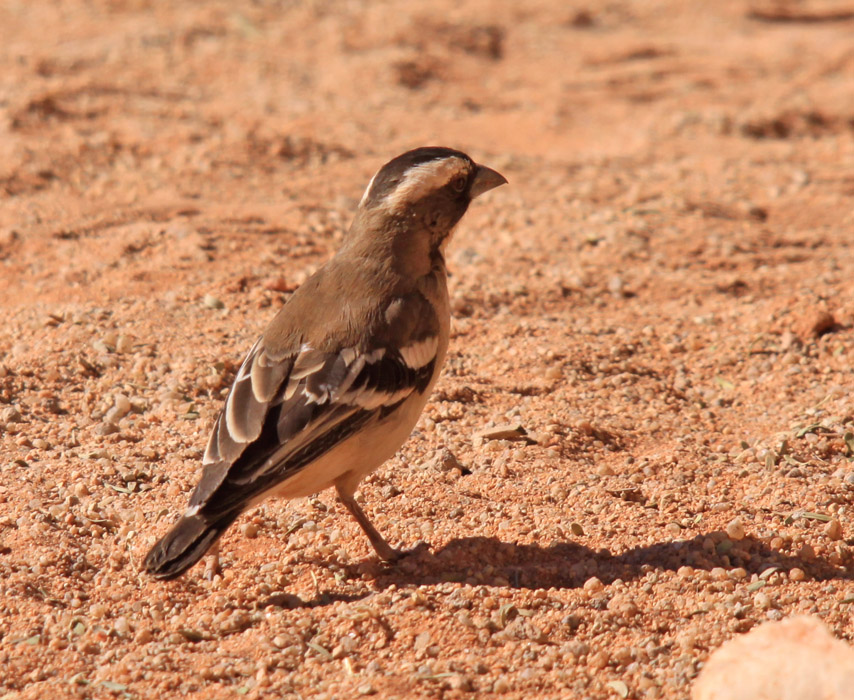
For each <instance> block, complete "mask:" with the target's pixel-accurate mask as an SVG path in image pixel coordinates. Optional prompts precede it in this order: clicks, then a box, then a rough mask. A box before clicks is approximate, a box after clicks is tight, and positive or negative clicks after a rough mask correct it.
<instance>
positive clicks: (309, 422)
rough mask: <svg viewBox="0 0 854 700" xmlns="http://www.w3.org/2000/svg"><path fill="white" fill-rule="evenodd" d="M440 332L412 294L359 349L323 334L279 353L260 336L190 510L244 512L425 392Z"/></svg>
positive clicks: (376, 323)
mask: <svg viewBox="0 0 854 700" xmlns="http://www.w3.org/2000/svg"><path fill="white" fill-rule="evenodd" d="M286 308H287V307H286ZM283 311H284V309H283ZM438 328H439V325H438V319H437V316H436V311H435V309H433V307H432V305H431V304H429V303H428V302H427V300H426V299H425V298H424V297H423V296H422V295H421V294H419V293H417V292H415V293H413V294H409V295H406V296H401V297H396V298H393V299H391V300H390V301H389V303H388V304H387V305H385V306H384V308H382V309H378V313H377V314H375V318H374V320H373V321H372V322H371V323H370V333H369V334H368V335H369V337H370V340H368V341H366V342H364V343H362V345H361V347H341V346H340V345H342V344H346V342H345V343H341V344H338V346H336V344H335V343H334V342H330V341H329V338H326V339H325V347H322V348H315V347H313V345H312V343H311V342H305V341H304V340H301V341H300V342H299V345H297V343H296V342H292V347H291V348H284V349H282V348H276V347H275V345H276V343H275V342H274V341H273V342H271V341H268V340H266V338H267V335H265V336H262V338H260V339H259V340H258V341H257V342H256V343H255V345H254V346H253V347H252V349H251V350H250V352H249V354H248V355H247V357H246V359H245V360H244V361H243V364H242V365H241V367H240V370H239V371H238V373H237V376H236V378H235V380H234V383H233V384H232V386H231V390H230V391H229V394H228V398H227V399H226V403H225V407H224V408H223V410H222V412H221V413H220V415H219V417H218V419H217V421H216V425H215V427H214V429H213V432H212V434H211V437H210V441H209V443H208V447H207V451H206V453H205V457H204V472H203V474H202V478H201V481H200V482H199V484H198V486H197V487H196V490H195V491H194V492H193V495H192V497H191V499H190V508H191V509H196V511H197V512H198V511H199V510H201V511H203V512H204V513H205V514H206V516H208V517H216V516H217V515H221V514H224V513H228V512H233V511H235V510H242V508H243V507H245V506H246V505H247V504H248V503H249V502H250V501H251V500H252V499H254V498H255V497H257V496H259V495H260V494H262V493H264V492H265V491H267V490H268V489H270V488H272V487H274V486H275V485H276V484H278V483H280V482H282V481H284V480H285V479H287V478H289V477H291V476H293V475H294V474H296V473H297V472H299V471H300V470H301V469H302V468H304V467H305V466H307V465H308V464H310V463H311V462H312V461H314V460H315V459H317V458H318V457H320V456H321V455H323V454H324V453H326V452H328V451H329V450H330V449H332V448H333V447H335V446H336V445H337V444H339V443H341V442H342V441H343V440H345V439H347V438H348V437H350V436H351V435H353V434H354V433H355V432H356V431H357V430H359V429H360V428H362V427H363V426H365V425H366V424H367V423H369V422H371V421H375V420H378V419H382V418H383V417H384V416H386V415H388V414H389V413H390V412H391V411H392V410H393V409H394V408H395V407H397V406H398V405H399V404H401V403H402V402H403V401H404V400H406V399H407V398H408V397H409V396H410V395H411V394H412V393H413V392H421V393H423V392H424V391H426V390H427V387H428V386H429V384H430V380H431V378H432V376H433V373H434V370H435V367H436V361H437V352H438V344H439V340H438ZM318 344H320V343H318Z"/></svg>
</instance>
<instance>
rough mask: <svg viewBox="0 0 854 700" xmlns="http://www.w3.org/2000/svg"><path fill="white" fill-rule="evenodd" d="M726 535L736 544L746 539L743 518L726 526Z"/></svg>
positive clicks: (731, 521) (736, 519) (734, 520)
mask: <svg viewBox="0 0 854 700" xmlns="http://www.w3.org/2000/svg"><path fill="white" fill-rule="evenodd" d="M726 534H727V537H729V538H730V539H731V540H735V541H736V542H738V541H739V540H743V539H744V536H745V534H746V533H745V531H744V523H743V522H742V520H741V518H735V519H733V520H730V522H729V523H728V524H727V526H726Z"/></svg>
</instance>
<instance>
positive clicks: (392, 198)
mask: <svg viewBox="0 0 854 700" xmlns="http://www.w3.org/2000/svg"><path fill="white" fill-rule="evenodd" d="M465 166H466V164H465V162H464V161H463V160H462V159H461V158H457V157H455V156H451V157H448V158H439V159H437V160H431V161H428V162H426V163H421V165H415V166H413V167H411V168H409V170H407V171H406V172H405V173H404V174H403V179H402V180H401V181H400V184H399V185H398V186H397V187H395V188H394V189H393V190H391V192H389V193H388V194H387V195H386V196H385V197H384V198H383V200H382V206H383V207H384V208H386V209H389V210H391V211H396V210H398V209H400V208H401V205H403V204H406V203H408V202H413V201H417V200H418V199H420V198H421V197H424V196H425V195H427V194H429V193H430V192H435V191H436V190H438V189H440V188H441V187H444V186H445V185H447V184H448V183H449V182H450V181H451V179H452V178H453V177H454V176H455V175H459V174H460V173H464V172H465Z"/></svg>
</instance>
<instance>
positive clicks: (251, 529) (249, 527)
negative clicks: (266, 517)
mask: <svg viewBox="0 0 854 700" xmlns="http://www.w3.org/2000/svg"><path fill="white" fill-rule="evenodd" d="M240 532H241V533H242V534H243V536H244V537H248V538H249V539H250V540H251V539H254V538H256V537H258V526H257V525H256V524H255V523H244V524H243V525H241V526H240Z"/></svg>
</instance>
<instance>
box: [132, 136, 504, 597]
mask: <svg viewBox="0 0 854 700" xmlns="http://www.w3.org/2000/svg"><path fill="white" fill-rule="evenodd" d="M506 182H507V180H506V179H505V178H504V177H503V176H502V175H500V174H499V173H497V172H496V171H495V170H492V169H491V168H487V167H486V166H483V165H478V164H477V163H475V162H474V161H473V160H472V159H471V158H470V157H469V156H467V155H466V154H465V153H462V152H460V151H455V150H452V149H449V148H439V147H424V148H416V149H415V150H412V151H408V152H406V153H404V154H402V155H400V156H398V157H397V158H395V159H393V160H391V161H389V162H388V163H386V164H385V165H384V166H383V167H382V168H380V170H379V171H378V172H377V173H376V175H374V177H373V178H372V179H371V181H370V183H369V184H368V187H367V189H366V190H365V193H364V195H363V196H362V199H361V201H360V202H359V205H358V209H357V211H356V216H355V218H354V220H353V223H352V225H351V226H350V230H349V231H348V233H347V235H346V237H345V239H344V242H343V244H342V246H341V248H340V249H339V250H338V252H337V253H336V254H335V256H334V257H333V258H332V259H331V260H330V261H329V262H327V263H326V264H325V265H324V266H323V267H321V268H320V269H319V270H318V271H317V272H316V273H315V274H313V275H312V276H311V277H310V278H309V279H308V280H307V281H306V282H305V283H304V284H303V285H302V286H300V287H299V288H298V289H297V290H296V291H295V292H294V293H293V295H292V296H291V297H290V299H288V301H287V303H286V304H285V305H284V306H283V307H282V309H281V310H280V311H279V313H278V314H277V315H276V316H275V318H274V319H273V321H272V322H271V323H270V325H269V326H267V328H266V330H265V331H264V333H263V334H262V335H261V337H260V338H259V339H258V341H257V342H256V343H255V345H253V346H252V349H251V350H250V351H249V354H248V355H247V356H246V359H245V360H244V361H243V364H242V365H241V367H240V369H239V371H238V372H237V376H236V377H235V379H234V383H233V384H232V386H231V388H230V390H229V393H228V397H227V398H226V400H225V405H224V407H223V409H222V411H221V412H220V414H219V417H218V418H217V421H216V424H215V426H214V428H213V431H212V433H211V436H210V440H209V442H208V446H207V450H206V452H205V455H204V458H203V471H202V476H201V479H200V481H199V483H198V485H197V486H196V488H195V490H194V491H193V493H192V495H191V496H190V503H189V507H188V508H187V510H186V511H185V512H184V514H183V515H182V516H181V518H180V519H179V520H178V521H177V523H175V525H173V526H172V528H171V529H170V530H169V531H168V532H167V533H166V535H165V536H164V537H163V538H162V539H161V540H159V541H158V542H157V543H156V544H155V545H154V547H152V549H151V551H150V552H149V553H148V556H147V557H146V558H145V569H146V570H147V571H148V572H149V573H150V574H151V575H152V576H154V577H155V578H158V579H164V580H166V579H172V578H176V577H178V576H180V575H181V574H183V573H184V572H185V571H187V569H189V568H190V567H191V566H193V564H195V563H196V562H197V561H198V560H199V559H201V558H202V556H203V555H204V554H205V553H206V552H207V551H208V550H209V549H211V547H212V546H213V545H214V544H215V543H216V542H217V540H218V539H219V537H220V536H221V535H222V534H223V533H224V532H225V531H226V529H227V528H228V527H229V526H230V525H231V524H232V523H233V522H234V521H235V519H236V518H237V517H238V516H239V515H240V514H241V513H242V512H243V511H245V510H247V509H248V508H250V507H252V506H253V505H255V504H257V503H259V502H260V501H262V500H264V499H266V498H268V497H270V496H276V497H281V498H298V497H302V496H309V495H311V494H314V493H317V492H318V491H321V490H323V489H326V488H328V487H330V486H334V487H335V489H336V491H337V493H338V498H339V499H340V501H341V503H342V504H343V505H344V506H345V508H347V510H348V511H349V512H350V514H351V515H352V516H353V517H354V518H355V519H356V522H358V523H359V525H360V526H361V528H362V530H363V531H364V532H365V534H366V535H367V536H368V539H369V540H370V542H371V545H372V546H373V548H374V550H375V551H376V553H377V555H378V556H379V557H380V559H382V560H384V561H395V560H396V559H398V558H399V557H400V556H402V553H401V552H399V551H397V550H395V549H393V548H392V547H391V546H390V545H389V544H388V543H387V542H386V541H385V540H384V539H383V537H382V535H380V533H379V532H378V531H377V529H376V528H375V527H374V526H373V525H372V524H371V521H370V520H369V519H368V517H367V516H366V515H365V513H364V511H362V509H361V507H360V506H359V505H358V503H356V500H355V498H354V496H353V495H354V493H355V491H356V487H357V486H358V484H359V482H360V481H361V480H362V479H363V478H364V477H366V476H367V475H368V474H370V473H371V472H373V471H374V470H375V469H377V468H378V467H379V466H380V465H382V464H383V462H385V461H386V460H387V459H389V458H390V457H391V456H392V455H394V453H395V452H396V451H397V450H398V448H399V447H400V446H401V445H402V444H403V442H404V441H405V440H406V438H407V437H408V436H409V434H410V432H411V431H412V429H413V428H414V427H415V423H416V421H417V420H418V417H419V415H420V414H421V411H422V409H423V408H424V405H425V403H426V402H427V398H428V396H429V395H430V391H431V390H432V388H433V385H434V384H435V383H436V379H437V377H438V376H439V371H440V370H441V367H442V363H443V362H444V360H445V353H446V351H447V348H448V337H449V330H450V320H451V318H450V309H449V303H448V288H447V271H446V268H445V247H446V245H447V244H448V241H449V240H450V238H451V235H452V233H453V231H454V228H455V226H456V224H457V223H458V222H459V221H460V219H461V218H462V216H463V214H465V212H466V209H468V206H469V203H470V202H471V201H472V200H473V199H474V198H475V197H478V196H480V195H481V194H483V193H484V192H487V191H489V190H491V189H493V188H495V187H498V186H499V185H503V184H505V183H506Z"/></svg>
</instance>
